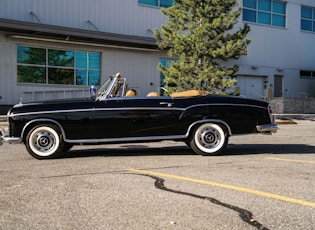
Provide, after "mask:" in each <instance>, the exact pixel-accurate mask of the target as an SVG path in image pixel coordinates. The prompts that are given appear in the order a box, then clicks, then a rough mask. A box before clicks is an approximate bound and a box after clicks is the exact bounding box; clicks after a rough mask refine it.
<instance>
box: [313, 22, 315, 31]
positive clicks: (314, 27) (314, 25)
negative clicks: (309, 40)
mask: <svg viewBox="0 0 315 230" xmlns="http://www.w3.org/2000/svg"><path fill="white" fill-rule="evenodd" d="M313 32H315V21H313Z"/></svg>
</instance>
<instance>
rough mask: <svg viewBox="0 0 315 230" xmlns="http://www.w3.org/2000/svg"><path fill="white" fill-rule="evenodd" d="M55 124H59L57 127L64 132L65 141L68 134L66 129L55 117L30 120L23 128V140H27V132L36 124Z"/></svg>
mask: <svg viewBox="0 0 315 230" xmlns="http://www.w3.org/2000/svg"><path fill="white" fill-rule="evenodd" d="M49 123H50V124H54V125H57V127H58V128H59V129H60V131H61V134H62V138H63V141H64V140H65V139H66V134H65V131H64V129H63V128H62V126H61V124H60V123H59V122H57V121H55V120H53V119H49V118H39V119H34V120H31V121H29V122H27V123H26V124H25V125H24V127H23V129H22V132H21V140H22V141H23V142H24V141H25V138H26V136H27V133H28V131H29V130H31V129H32V128H33V127H34V126H35V125H38V124H49Z"/></svg>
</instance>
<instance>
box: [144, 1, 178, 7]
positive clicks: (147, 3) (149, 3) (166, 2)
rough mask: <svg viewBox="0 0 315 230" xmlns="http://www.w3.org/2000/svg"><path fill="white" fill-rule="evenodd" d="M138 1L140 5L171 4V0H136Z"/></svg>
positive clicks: (163, 5)
mask: <svg viewBox="0 0 315 230" xmlns="http://www.w3.org/2000/svg"><path fill="white" fill-rule="evenodd" d="M138 3H139V4H141V5H147V6H156V7H165V8H168V7H170V6H172V5H173V0H138Z"/></svg>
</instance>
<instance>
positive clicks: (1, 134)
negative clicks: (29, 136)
mask: <svg viewBox="0 0 315 230" xmlns="http://www.w3.org/2000/svg"><path fill="white" fill-rule="evenodd" d="M20 142H21V139H20V138H19V137H10V136H9V129H8V128H5V129H2V128H0V145H2V144H3V143H9V144H13V143H20Z"/></svg>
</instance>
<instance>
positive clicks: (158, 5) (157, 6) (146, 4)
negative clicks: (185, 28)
mask: <svg viewBox="0 0 315 230" xmlns="http://www.w3.org/2000/svg"><path fill="white" fill-rule="evenodd" d="M140 1H141V0H138V5H139V6H146V7H153V8H168V7H171V6H172V5H173V4H174V0H170V1H172V4H171V5H170V6H161V1H165V0H156V1H157V5H152V4H149V3H141V2H140Z"/></svg>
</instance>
